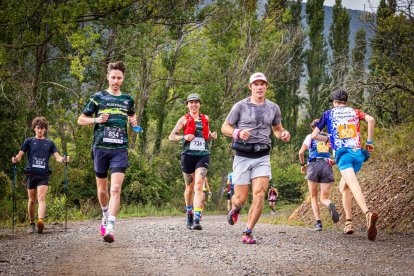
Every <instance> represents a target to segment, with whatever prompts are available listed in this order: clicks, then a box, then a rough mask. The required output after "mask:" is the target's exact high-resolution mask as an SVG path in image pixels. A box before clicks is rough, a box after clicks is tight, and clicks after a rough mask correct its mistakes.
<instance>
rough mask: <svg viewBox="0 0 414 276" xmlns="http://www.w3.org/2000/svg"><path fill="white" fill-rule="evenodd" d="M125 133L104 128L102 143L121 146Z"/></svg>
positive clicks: (111, 128)
mask: <svg viewBox="0 0 414 276" xmlns="http://www.w3.org/2000/svg"><path fill="white" fill-rule="evenodd" d="M124 136H125V131H123V130H122V129H120V128H113V127H105V129H104V137H103V141H104V142H105V143H111V144H123V143H124Z"/></svg>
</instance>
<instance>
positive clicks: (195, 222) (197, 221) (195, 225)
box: [193, 219, 203, 230]
mask: <svg viewBox="0 0 414 276" xmlns="http://www.w3.org/2000/svg"><path fill="white" fill-rule="evenodd" d="M202 229H203V227H201V224H200V220H198V219H195V221H194V226H193V230H202Z"/></svg>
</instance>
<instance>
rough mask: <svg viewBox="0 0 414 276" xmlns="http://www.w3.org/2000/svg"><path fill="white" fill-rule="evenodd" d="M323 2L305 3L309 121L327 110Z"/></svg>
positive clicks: (327, 94)
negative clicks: (307, 27)
mask: <svg viewBox="0 0 414 276" xmlns="http://www.w3.org/2000/svg"><path fill="white" fill-rule="evenodd" d="M323 2H324V1H323V0H310V1H308V2H307V3H306V21H307V23H308V26H309V49H307V50H306V51H305V64H306V68H307V73H308V81H307V84H306V90H307V92H308V96H309V99H308V104H307V110H308V115H309V120H311V119H314V118H318V117H320V115H321V114H322V111H324V110H326V109H327V108H328V106H329V105H328V103H329V102H328V99H329V98H328V97H329V90H328V88H327V84H328V83H329V76H328V73H327V62H328V59H327V49H326V41H325V38H324V36H323V22H324V7H323Z"/></svg>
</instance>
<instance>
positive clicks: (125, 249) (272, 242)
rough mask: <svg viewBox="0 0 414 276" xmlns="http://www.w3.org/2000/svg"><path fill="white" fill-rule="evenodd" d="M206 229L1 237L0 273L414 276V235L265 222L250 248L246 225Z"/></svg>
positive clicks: (173, 223)
mask: <svg viewBox="0 0 414 276" xmlns="http://www.w3.org/2000/svg"><path fill="white" fill-rule="evenodd" d="M202 225H203V230H202V231H190V230H188V229H187V228H186V227H185V219H184V216H183V217H165V218H159V217H157V218H133V219H120V220H117V223H116V228H115V230H116V232H115V233H116V235H115V238H116V240H115V242H114V243H112V244H108V243H104V242H103V241H102V238H101V237H100V236H99V233H98V227H99V221H84V222H70V223H69V224H68V227H69V229H68V232H67V233H65V232H64V229H63V226H62V225H46V227H47V228H46V229H45V233H44V234H43V235H38V234H25V233H18V234H17V235H15V236H14V237H10V236H6V235H3V236H2V237H1V238H0V275H40V274H42V275H74V274H76V275H197V274H199V275H316V274H320V275H368V274H370V275H378V274H384V275H385V274H386V275H414V236H412V235H386V234H384V233H380V235H379V236H378V237H377V240H376V241H375V242H371V241H369V240H367V238H366V234H365V232H363V231H356V232H355V233H354V234H353V235H343V234H342V233H341V232H340V231H338V230H326V231H322V232H314V231H311V230H310V229H309V228H305V227H293V226H283V225H271V224H262V223H259V224H257V225H256V228H255V231H254V234H255V237H256V238H257V241H258V244H256V245H244V244H242V242H241V237H240V235H241V232H242V231H243V229H244V227H245V223H244V222H238V223H237V224H236V225H234V226H229V225H228V224H227V223H226V221H225V216H224V215H223V216H205V217H204V221H203V223H202Z"/></svg>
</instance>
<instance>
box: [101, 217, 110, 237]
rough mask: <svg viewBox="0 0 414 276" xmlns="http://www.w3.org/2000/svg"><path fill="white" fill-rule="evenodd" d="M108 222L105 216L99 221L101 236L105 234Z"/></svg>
mask: <svg viewBox="0 0 414 276" xmlns="http://www.w3.org/2000/svg"><path fill="white" fill-rule="evenodd" d="M107 224H108V219H107V218H102V222H101V236H102V237H103V236H105V231H106V225H107Z"/></svg>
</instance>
